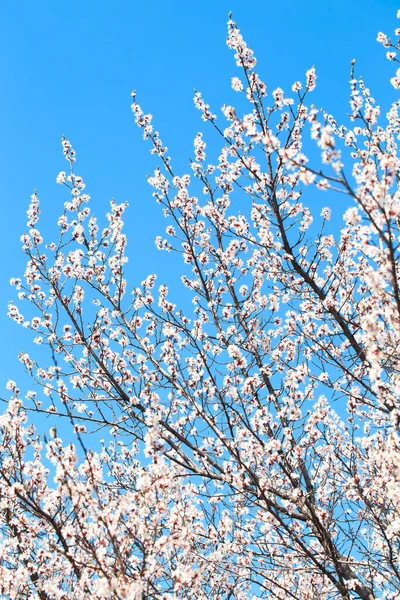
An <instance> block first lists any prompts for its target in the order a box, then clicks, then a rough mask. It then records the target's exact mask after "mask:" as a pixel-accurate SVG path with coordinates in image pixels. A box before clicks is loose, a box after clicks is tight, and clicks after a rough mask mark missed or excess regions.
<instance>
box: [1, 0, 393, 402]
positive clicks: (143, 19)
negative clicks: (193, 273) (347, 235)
mask: <svg viewBox="0 0 400 600" xmlns="http://www.w3.org/2000/svg"><path fill="white" fill-rule="evenodd" d="M0 4H1V6H0V72H1V77H2V83H3V85H2V93H1V94H0V115H1V117H0V165H1V172H2V186H1V190H2V198H1V202H2V210H3V229H2V235H1V236H0V256H1V257H2V260H1V262H0V323H1V334H2V342H1V343H0V364H1V365H2V368H1V371H0V396H2V395H6V394H7V392H5V390H4V385H5V382H6V381H7V379H8V378H12V379H16V380H17V381H19V382H21V381H23V379H24V378H23V374H22V373H23V372H22V367H21V366H20V365H19V362H18V359H17V355H18V353H19V351H20V350H21V349H27V350H28V351H29V350H30V340H31V335H30V334H29V333H28V332H25V331H24V330H22V329H21V328H19V327H17V326H16V325H15V324H13V323H12V322H11V321H9V320H8V318H7V316H6V313H7V302H8V300H9V299H11V298H15V292H14V290H13V289H11V288H10V286H9V284H8V282H9V279H10V278H11V277H17V276H21V275H22V273H23V270H24V265H25V258H24V255H23V253H22V251H20V241H19V237H20V235H21V234H22V233H23V232H24V230H25V223H26V209H27V207H28V204H29V198H30V195H31V193H32V191H33V189H34V188H37V190H38V193H39V197H40V198H41V203H42V212H43V218H42V226H41V227H39V228H40V229H41V230H42V232H43V233H44V234H45V238H46V241H47V242H49V241H51V239H52V238H53V237H55V234H56V225H55V222H56V220H57V217H58V215H59V214H60V213H61V210H62V204H63V201H64V200H66V199H67V197H66V193H65V192H63V190H62V189H61V188H60V186H57V185H56V182H55V179H56V175H57V173H58V172H59V171H60V170H64V169H65V168H66V166H67V163H66V162H65V160H64V158H63V155H62V152H61V144H60V141H61V135H62V134H65V136H66V137H67V138H68V139H69V140H70V141H71V142H72V144H73V146H74V148H75V150H76V152H77V158H78V162H77V168H76V172H77V173H79V174H81V175H82V176H83V177H84V179H85V181H86V183H87V191H88V192H89V193H90V194H91V196H92V210H93V211H94V212H95V213H96V214H97V215H101V214H103V213H105V212H106V211H107V210H108V203H109V200H110V199H111V198H112V197H114V198H115V199H116V200H117V201H118V202H122V201H125V200H129V201H130V204H131V206H130V209H129V213H128V215H129V216H128V218H127V219H126V221H127V231H128V235H129V255H130V271H131V273H133V277H132V278H131V280H130V285H131V286H134V285H136V284H138V283H139V282H140V281H141V279H142V278H143V276H144V275H145V274H147V273H148V272H151V271H156V272H159V273H160V274H161V275H162V276H161V279H162V280H164V279H165V280H168V281H169V282H170V283H171V282H172V281H173V280H174V278H178V275H179V271H175V266H174V264H175V263H172V266H171V265H170V264H169V263H167V262H166V258H167V256H166V255H165V254H163V253H159V252H157V250H156V249H155V245H154V238H155V236H156V235H158V234H163V232H164V230H165V221H164V218H163V216H162V214H161V211H160V208H159V206H157V205H156V204H155V202H154V200H153V198H152V196H151V189H150V188H149V187H148V185H147V183H146V174H147V173H150V172H152V171H153V170H154V168H155V166H156V162H155V160H154V157H152V156H150V154H149V153H148V150H149V146H148V145H147V144H145V143H144V142H143V141H142V140H141V135H140V132H139V130H138V129H137V128H136V126H135V125H134V122H133V117H132V114H131V111H130V92H131V90H132V89H136V90H137V92H138V100H139V102H140V104H141V105H142V106H143V108H144V109H145V110H146V111H147V112H151V113H152V114H153V116H154V123H155V125H156V128H157V129H158V130H159V131H160V133H161V137H162V139H163V141H164V142H165V143H166V144H167V145H168V147H169V149H170V154H171V156H172V158H173V164H174V166H175V168H176V170H177V171H178V172H179V171H180V172H181V173H183V172H187V171H188V157H189V156H190V155H191V154H192V148H193V137H194V135H195V134H196V132H197V131H199V130H202V131H205V134H206V140H207V137H209V139H211V138H212V136H207V127H206V126H205V124H204V123H203V122H202V121H201V119H200V116H199V113H198V112H197V111H196V109H195V108H194V105H193V101H192V98H193V89H194V88H196V89H198V90H200V91H202V92H203V94H204V96H205V98H206V100H207V102H209V103H210V104H211V105H212V108H213V110H214V112H217V111H218V110H219V108H220V106H221V105H222V104H223V103H224V102H227V103H233V102H234V101H235V98H237V97H236V96H234V94H233V92H232V91H231V89H230V79H231V77H232V76H234V75H237V74H238V72H237V69H236V67H235V63H234V60H233V56H232V53H231V52H230V51H229V50H228V48H227V47H226V44H225V37H226V21H227V15H228V12H229V10H232V11H233V13H234V18H235V20H236V21H237V23H238V25H239V27H240V29H241V30H242V32H243V34H244V35H245V37H246V40H247V41H248V43H249V45H250V46H251V47H252V48H253V49H254V50H255V52H256V56H257V58H258V62H259V68H258V70H259V72H260V74H261V76H262V78H263V79H264V80H266V82H267V84H268V88H269V90H270V91H272V90H273V89H274V88H275V87H277V86H280V87H283V88H284V89H287V90H288V89H290V88H289V86H290V85H291V84H292V82H293V81H294V80H297V79H303V78H304V73H305V71H306V70H307V69H308V68H309V67H311V66H312V65H313V64H314V65H315V66H316V68H317V74H318V88H317V92H316V93H315V96H314V100H313V101H314V103H315V104H316V105H317V106H320V105H323V106H324V107H325V108H326V109H327V110H328V111H329V112H331V113H333V114H334V115H335V116H336V117H337V119H338V120H339V121H340V120H344V119H345V116H346V113H347V112H348V79H349V65H350V61H351V59H352V58H354V57H356V58H357V72H358V73H362V74H364V78H365V81H366V83H367V85H368V86H369V87H370V88H371V90H372V92H373V95H374V96H375V97H376V99H377V100H378V102H380V103H382V105H383V106H384V107H385V106H387V103H388V101H389V100H393V99H394V98H395V95H394V91H393V90H391V87H390V85H389V83H388V80H389V78H390V77H391V76H393V74H394V71H395V65H394V64H393V63H389V62H388V61H386V59H385V56H384V55H385V51H384V49H383V48H382V46H380V45H379V44H378V43H377V42H376V34H377V32H378V31H379V30H381V31H384V32H385V33H387V34H389V35H392V32H393V29H394V28H395V27H397V26H400V22H398V21H397V20H396V10H397V8H398V7H400V6H398V5H397V3H396V2H394V1H393V0H347V1H346V0H336V1H333V0H309V1H305V2H298V0H287V1H286V2H284V1H282V2H272V1H261V0H253V1H252V2H243V1H238V0H231V1H227V0H214V2H212V1H210V0H205V1H203V2H198V3H193V2H189V1H178V0H169V1H168V2H165V1H164V2H163V1H151V0H150V1H147V2H137V1H136V0H131V1H129V2H128V1H127V0H115V1H114V2H105V1H104V0H96V1H94V0H80V1H78V0H69V1H65V0H57V1H55V0H39V1H38V2H33V1H31V0H22V1H19V2H11V1H10V2H2V3H0ZM209 133H210V134H211V132H209ZM167 271H169V272H167ZM35 348H36V350H35V352H36V353H37V352H38V351H39V348H37V347H35ZM2 390H4V393H3V391H2Z"/></svg>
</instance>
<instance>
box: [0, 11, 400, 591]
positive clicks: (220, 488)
mask: <svg viewBox="0 0 400 600" xmlns="http://www.w3.org/2000/svg"><path fill="white" fill-rule="evenodd" d="M399 13H400V11H399ZM398 16H400V14H399V15H398ZM396 35H400V30H396ZM378 40H379V41H380V42H382V43H383V45H384V46H386V47H388V48H389V50H388V52H387V57H388V58H389V59H390V60H393V61H397V58H396V52H395V50H394V48H396V47H397V45H394V44H392V42H391V41H390V40H389V39H388V38H387V37H386V36H385V35H384V34H381V33H380V34H379V36H378ZM227 42H228V46H229V47H230V48H231V49H232V50H233V52H234V54H235V60H236V64H237V66H238V67H239V68H240V72H241V76H240V77H234V78H233V79H232V87H233V89H234V90H235V91H237V92H238V93H239V94H243V95H244V96H245V98H246V100H247V102H248V104H249V105H250V108H249V109H248V111H249V112H247V113H245V114H244V115H243V116H239V114H238V113H239V109H236V110H235V108H233V107H232V106H224V107H223V109H222V110H223V115H224V118H225V119H226V122H227V123H226V124H225V125H220V124H219V121H218V120H217V117H216V115H214V114H213V113H212V112H211V109H210V107H209V106H208V105H207V104H206V103H205V101H204V100H203V98H202V96H201V94H199V93H196V94H195V105H196V107H197V108H198V109H199V110H200V112H201V115H202V118H203V120H204V121H206V122H207V123H208V124H209V126H210V127H211V129H213V130H214V132H215V133H216V135H217V136H219V138H220V140H221V143H222V149H221V151H220V155H219V158H218V160H217V162H216V163H215V164H209V163H208V162H207V160H206V144H205V142H204V140H203V136H202V134H201V133H198V134H197V135H196V137H195V142H194V146H195V151H194V158H193V161H192V162H191V175H188V174H184V175H181V176H178V175H177V174H176V173H175V172H174V170H173V166H172V162H171V160H170V158H169V157H168V155H167V148H166V147H165V146H164V144H163V143H162V141H161V139H160V137H159V134H158V133H157V132H156V131H155V130H154V129H153V126H152V124H151V116H150V115H147V114H145V113H144V112H143V111H142V109H141V108H140V106H139V105H138V103H137V101H136V96H135V93H133V104H132V110H133V113H134V116H135V120H136V123H137V125H138V126H139V127H140V128H141V130H142V132H143V136H144V138H146V139H147V140H149V141H150V143H151V148H152V149H151V151H152V153H153V154H155V155H156V157H158V160H159V166H158V167H157V169H156V171H155V173H154V175H153V176H152V177H149V183H150V184H151V185H152V186H153V188H154V196H155V198H156V200H157V201H158V202H159V203H160V204H161V205H162V208H163V210H164V213H165V216H166V217H167V218H168V220H169V224H168V227H167V230H166V236H167V237H166V238H165V239H164V238H163V237H160V238H157V245H158V247H159V249H160V250H165V251H175V252H178V253H180V254H181V255H182V258H183V262H184V266H183V271H182V284H183V286H184V287H185V290H186V291H185V294H186V295H183V301H182V306H180V307H178V306H176V304H175V303H174V302H173V300H172V299H171V295H170V294H169V292H168V288H167V287H166V285H160V286H157V285H156V276H155V275H154V274H150V275H149V276H148V277H147V278H146V279H145V280H144V281H143V282H142V284H141V286H138V287H135V288H134V289H133V290H131V288H128V284H127V282H126V280H125V276H124V265H125V263H126V260H127V258H126V245H127V240H126V237H125V235H124V233H123V221H122V217H123V213H124V210H125V208H126V205H125V204H123V205H118V204H116V203H115V202H114V201H113V202H111V210H110V213H109V214H108V215H107V218H108V225H107V226H106V227H105V228H103V229H102V230H101V229H100V227H99V226H98V223H97V220H96V217H95V216H93V215H91V212H90V208H89V206H88V201H89V196H88V194H86V193H84V188H85V186H84V183H83V180H82V178H81V177H80V176H78V175H77V174H76V172H75V169H74V163H75V153H74V150H73V149H72V147H71V144H70V143H69V142H68V141H67V140H66V139H63V142H62V143H63V150H64V154H65V158H66V159H67V161H68V166H69V170H68V172H61V173H60V174H59V176H58V179H57V181H58V183H60V184H63V185H64V186H66V187H67V188H69V190H70V192H71V195H72V197H70V198H69V200H68V201H67V202H66V203H65V207H64V212H63V214H62V215H61V217H60V219H59V222H58V225H59V238H58V241H57V242H55V243H51V244H48V245H46V246H44V243H43V239H42V236H41V234H40V232H39V230H38V228H37V224H38V218H39V200H38V197H37V194H36V193H34V194H33V196H32V202H31V205H30V208H29V211H28V217H29V220H28V227H29V231H28V233H27V234H25V235H24V236H23V238H22V241H23V248H24V251H25V253H26V255H27V259H28V262H27V269H26V272H25V275H24V279H23V280H20V279H15V280H13V282H12V283H13V284H14V285H15V286H16V288H17V290H18V296H19V299H20V300H23V301H24V302H25V303H27V304H28V311H30V312H31V313H32V316H29V318H24V316H23V315H22V314H21V312H20V310H19V308H18V307H17V306H16V305H15V304H13V303H11V304H10V307H9V314H10V317H11V318H13V319H14V320H15V321H16V322H17V323H20V324H22V325H24V326H25V327H28V328H30V329H32V331H34V335H35V336H36V337H35V342H36V343H38V344H41V345H42V346H45V347H47V348H48V349H49V351H50V352H49V354H48V357H49V358H48V361H47V363H46V359H45V358H42V360H43V361H44V363H45V364H39V363H38V362H36V361H35V359H34V358H32V357H30V356H29V355H28V354H26V353H21V355H20V360H21V362H22V363H23V364H24V366H25V368H26V370H27V372H28V373H29V375H30V376H31V377H32V379H33V380H34V381H35V382H36V386H35V390H36V391H32V392H29V393H28V394H27V396H26V398H25V399H23V398H22V397H21V394H20V392H19V390H18V388H17V385H16V384H15V383H14V382H12V381H10V382H9V384H8V387H9V389H10V390H11V391H12V395H13V397H12V400H11V401H10V403H9V405H8V409H7V411H6V412H5V413H4V414H3V416H2V417H1V420H0V430H1V442H0V450H1V452H0V489H1V495H0V498H1V500H0V502H1V504H0V511H1V512H0V514H1V531H2V537H1V545H0V572H1V573H0V590H1V593H2V595H3V597H9V598H35V597H38V598H40V599H44V600H49V599H53V598H60V599H61V598H68V599H69V598H99V599H103V598H120V599H123V598H129V599H136V598H137V599H139V598H141V599H144V598H159V599H173V598H177V599H178V598H193V599H209V598H212V599H215V600H217V599H220V600H222V599H223V600H228V599H230V598H232V599H233V598H235V599H237V600H242V599H245V598H246V599H248V598H281V599H285V600H286V599H291V598H292V599H296V600H306V599H309V600H328V599H333V598H335V599H336V598H345V599H347V600H350V599H353V598H361V599H362V600H373V599H375V598H387V599H394V598H399V597H400V460H399V458H400V438H399V431H398V430H399V424H400V403H399V394H400V354H399V344H400V270H399V250H400V232H399V218H400V193H399V159H398V157H397V140H398V139H399V135H400V119H399V115H398V110H399V106H400V103H399V102H395V103H394V104H393V105H392V106H391V107H390V110H389V112H388V113H387V115H386V122H385V125H383V124H382V123H381V121H380V120H379V117H380V110H379V107H378V106H377V105H376V103H375V101H374V99H373V98H372V97H371V95H370V92H369V90H368V89H367V88H366V87H365V85H364V83H363V80H362V79H361V78H357V77H356V76H355V74H354V63H353V65H352V71H351V82H350V84H351V95H350V104H351V115H350V125H349V126H348V127H346V126H344V125H338V124H337V122H336V121H335V119H334V118H333V117H332V116H330V115H329V114H327V113H326V112H324V111H323V110H317V109H316V108H314V107H313V106H312V105H311V106H309V105H308V103H307V102H308V95H309V93H310V92H312V91H313V89H314V88H315V85H316V74H315V70H314V68H311V69H310V70H309V71H308V72H307V73H306V80H305V83H304V84H302V83H301V82H295V83H294V84H293V87H292V93H291V95H290V96H287V95H286V94H285V93H284V92H283V90H281V89H276V90H274V91H273V92H272V99H271V100H270V101H268V100H267V89H266V85H265V83H264V82H263V81H262V80H261V79H260V78H259V76H258V74H257V72H256V70H255V68H256V60H255V57H254V55H253V52H252V51H251V49H250V48H249V47H248V46H247V45H246V43H245V41H244V40H243V37H242V36H241V34H240V31H239V29H238V27H237V26H236V24H235V23H234V22H233V21H232V19H231V18H230V20H229V22H228V38H227ZM397 62H398V61H397ZM391 83H392V85H393V86H394V87H395V88H400V70H399V71H398V72H397V75H396V77H394V78H393V79H392V80H391ZM310 135H311V138H312V139H313V140H314V142H311V148H312V144H313V143H314V144H315V143H316V144H317V147H318V148H319V150H320V159H318V160H317V161H316V163H315V164H314V165H312V164H311V161H309V159H308V158H307V155H306V154H305V150H304V148H303V144H304V143H305V142H306V141H307V140H308V139H309V137H310ZM314 154H315V153H314ZM350 160H351V161H352V172H351V174H349V173H348V168H347V167H345V164H346V165H347V163H349V162H350ZM312 189H314V190H321V192H326V193H327V195H328V198H332V197H333V193H334V192H336V193H341V194H342V197H346V196H347V198H348V200H349V208H348V209H347V210H346V212H345V214H344V226H343V227H342V228H341V230H340V232H339V233H337V234H336V233H335V226H334V225H332V226H330V223H329V220H330V212H331V211H330V210H329V208H322V206H323V205H321V204H318V203H319V202H320V200H319V195H318V194H317V195H316V198H314V196H315V193H314V194H310V195H311V201H312V203H313V204H312V206H313V208H312V210H310V209H309V208H307V206H306V205H305V204H304V203H303V196H305V195H306V192H308V191H310V190H312ZM343 195H344V196H343ZM313 198H314V199H313ZM316 206H319V208H315V207H316ZM321 208H322V210H321ZM187 299H190V300H191V304H190V303H189V302H188V301H187ZM32 310H33V312H32ZM42 356H43V357H44V356H45V353H44V352H43V353H42ZM30 411H34V412H37V413H44V414H49V413H50V414H53V415H54V416H56V415H57V416H58V418H60V419H61V418H64V419H66V420H67V422H69V423H70V424H71V425H72V426H73V429H74V432H75V436H76V445H75V446H74V445H72V444H68V445H66V446H64V445H63V443H62V441H61V439H60V438H59V436H58V434H57V430H56V428H53V429H52V430H51V432H50V436H49V438H48V439H47V438H45V439H44V440H41V438H40V436H39V435H37V434H36V433H35V431H34V429H33V428H32V426H28V425H27V424H26V422H27V415H28V414H29V413H30ZM99 432H100V436H103V437H104V439H105V441H104V442H100V441H97V442H96V444H97V446H98V450H97V451H96V452H94V451H93V449H88V446H89V441H90V440H93V439H94V437H93V436H97V438H96V439H97V440H98V436H99ZM89 434H90V435H91V437H90V435H89ZM96 444H94V443H93V441H92V442H91V443H90V445H91V446H92V448H93V446H95V445H96ZM43 448H45V450H43ZM44 452H46V454H45V455H44ZM44 456H46V458H47V461H46V462H45V460H44Z"/></svg>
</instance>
